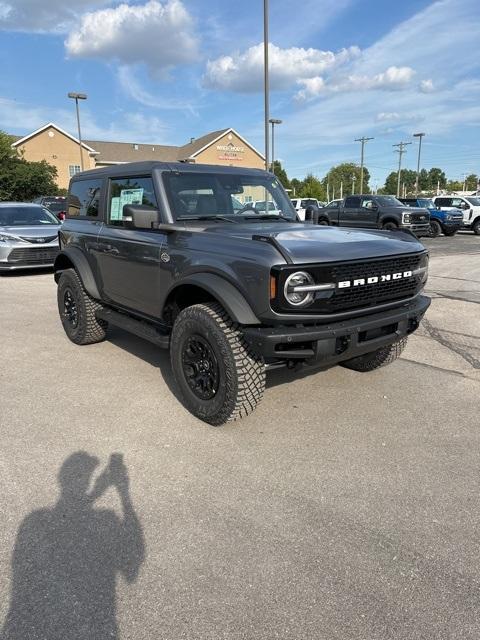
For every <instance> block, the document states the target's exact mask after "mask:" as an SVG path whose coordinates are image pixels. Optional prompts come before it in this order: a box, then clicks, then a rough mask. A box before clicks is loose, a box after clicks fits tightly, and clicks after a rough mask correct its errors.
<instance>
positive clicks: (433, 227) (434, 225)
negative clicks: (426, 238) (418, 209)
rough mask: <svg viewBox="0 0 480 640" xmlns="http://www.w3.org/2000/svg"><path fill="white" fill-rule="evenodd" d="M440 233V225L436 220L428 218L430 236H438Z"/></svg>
mask: <svg viewBox="0 0 480 640" xmlns="http://www.w3.org/2000/svg"><path fill="white" fill-rule="evenodd" d="M441 233H442V225H441V224H440V223H439V222H438V221H437V220H430V233H429V235H430V238H438V236H439V235H440V234H441Z"/></svg>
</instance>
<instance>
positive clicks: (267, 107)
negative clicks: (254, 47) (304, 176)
mask: <svg viewBox="0 0 480 640" xmlns="http://www.w3.org/2000/svg"><path fill="white" fill-rule="evenodd" d="M269 82H270V80H269V75H268V0H263V91H264V101H265V116H264V117H265V169H266V170H267V171H268V166H269V162H268V160H269V158H268V156H269V153H268V137H269V132H268V121H269V119H270V100H269V93H270V84H269Z"/></svg>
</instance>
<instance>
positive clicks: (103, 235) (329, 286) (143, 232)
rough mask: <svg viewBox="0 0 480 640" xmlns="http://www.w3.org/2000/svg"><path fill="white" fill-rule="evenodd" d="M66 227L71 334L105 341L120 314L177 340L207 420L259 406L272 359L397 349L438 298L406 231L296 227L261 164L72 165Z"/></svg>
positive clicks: (188, 398)
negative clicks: (428, 289) (76, 170)
mask: <svg viewBox="0 0 480 640" xmlns="http://www.w3.org/2000/svg"><path fill="white" fill-rule="evenodd" d="M259 201H260V202H265V201H269V202H272V203H273V206H272V205H269V207H266V206H265V207H263V208H262V209H261V210H259V209H257V208H255V205H254V203H257V202H259ZM266 211H269V213H265V212H266ZM59 236H60V254H59V256H58V258H57V260H56V262H55V280H56V282H57V283H58V308H59V312H60V317H61V321H62V324H63V327H64V329H65V332H66V333H67V335H68V337H69V338H70V340H72V341H73V342H75V343H76V344H90V343H93V342H100V341H101V340H103V339H104V338H105V335H106V332H107V328H108V326H109V325H115V326H119V327H122V328H124V329H126V330H127V331H130V332H132V333H134V334H136V335H138V336H141V337H143V338H146V339H147V340H150V341H151V342H153V343H154V344H156V345H158V346H160V347H164V348H168V349H170V354H171V363H172V369H173V373H174V376H175V379H176V381H177V384H178V386H179V388H180V391H181V393H182V396H183V398H184V402H185V405H186V407H187V408H188V409H189V410H190V411H191V412H192V413H193V414H194V415H196V416H198V417H199V418H201V419H202V420H205V421H206V422H208V423H210V424H213V425H220V424H223V423H225V422H227V421H229V420H235V419H237V418H240V417H243V416H245V415H247V414H248V413H249V412H251V411H252V410H253V409H254V408H255V406H256V404H257V403H258V402H259V400H260V399H261V397H262V394H263V392H264V388H265V374H266V371H267V370H268V369H269V368H272V367H276V366H279V365H286V366H288V367H291V368H294V367H297V366H299V365H301V364H311V365H316V366H317V367H327V366H330V365H332V364H335V363H341V364H343V365H345V366H346V367H349V368H350V369H354V370H356V371H371V370H373V369H376V368H377V367H380V366H382V365H384V364H388V363H390V362H392V361H393V360H394V359H395V358H397V357H398V356H399V355H400V353H401V352H402V350H403V348H404V347H405V344H406V341H407V336H408V334H410V333H412V332H413V331H415V329H416V328H417V327H418V324H419V322H420V320H421V318H422V316H423V314H424V313H425V311H426V310H427V308H428V306H429V304H430V300H429V299H428V298H427V297H425V296H423V295H422V291H423V288H424V285H425V282H426V279H427V270H428V255H427V252H426V250H425V248H424V247H423V245H422V244H421V243H420V242H419V241H418V240H417V239H416V238H415V237H414V236H413V235H412V234H411V233H408V232H401V231H366V230H360V229H350V228H336V227H324V226H314V225H311V224H302V223H300V222H299V221H298V220H297V217H296V213H295V210H294V209H293V207H292V204H291V203H290V200H289V199H288V197H287V195H286V193H285V191H284V190H283V188H282V186H281V185H280V183H279V182H278V180H277V179H276V178H275V176H273V175H272V174H269V173H267V172H264V171H260V170H256V169H242V168H233V167H215V166H207V165H203V166H202V165H195V164H185V163H178V164H176V163H175V164H168V163H160V162H145V163H134V164H123V165H117V166H114V167H108V168H103V169H95V170H93V171H87V172H84V173H80V174H77V175H76V176H75V177H74V178H73V179H72V181H71V183H70V192H69V196H68V210H67V219H66V220H65V223H64V224H63V226H62V229H61V231H60V233H59Z"/></svg>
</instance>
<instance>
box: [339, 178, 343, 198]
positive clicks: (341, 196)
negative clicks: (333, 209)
mask: <svg viewBox="0 0 480 640" xmlns="http://www.w3.org/2000/svg"><path fill="white" fill-rule="evenodd" d="M340 200H343V180H341V181H340Z"/></svg>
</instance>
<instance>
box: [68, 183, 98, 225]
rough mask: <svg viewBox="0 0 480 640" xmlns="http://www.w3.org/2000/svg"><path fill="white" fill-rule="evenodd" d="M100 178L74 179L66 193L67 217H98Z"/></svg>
mask: <svg viewBox="0 0 480 640" xmlns="http://www.w3.org/2000/svg"><path fill="white" fill-rule="evenodd" d="M101 188H102V180H76V181H75V182H72V184H71V185H70V191H69V194H68V209H67V215H68V216H69V217H79V216H80V217H89V218H97V217H98V208H99V204H100V191H101Z"/></svg>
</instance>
